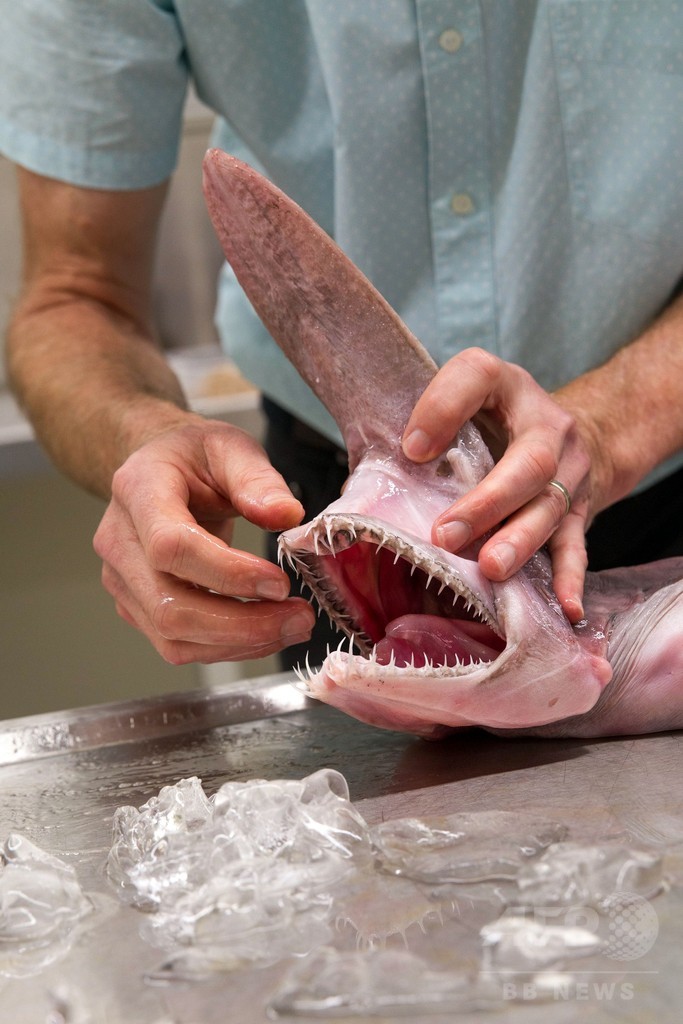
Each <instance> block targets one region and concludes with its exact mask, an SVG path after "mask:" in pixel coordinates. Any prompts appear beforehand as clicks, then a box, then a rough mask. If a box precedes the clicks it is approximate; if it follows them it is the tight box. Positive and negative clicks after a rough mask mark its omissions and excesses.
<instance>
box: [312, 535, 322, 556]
mask: <svg viewBox="0 0 683 1024" xmlns="http://www.w3.org/2000/svg"><path fill="white" fill-rule="evenodd" d="M313 547H314V549H315V553H316V556H318V555H320V550H319V548H318V534H317V533H314V534H313Z"/></svg>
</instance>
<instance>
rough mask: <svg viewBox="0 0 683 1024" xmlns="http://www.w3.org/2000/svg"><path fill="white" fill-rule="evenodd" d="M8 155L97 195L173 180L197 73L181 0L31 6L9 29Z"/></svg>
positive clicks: (4, 38) (3, 49)
mask: <svg viewBox="0 0 683 1024" xmlns="http://www.w3.org/2000/svg"><path fill="white" fill-rule="evenodd" d="M0 67H1V68H2V73H1V74H0V151H1V152H3V153H4V154H5V155H6V156H7V157H9V158H10V159H11V160H13V161H15V162H16V163H18V164H21V165H22V166H24V167H27V168H28V169H29V170H32V171H35V172H37V173H39V174H44V175H47V176H48V177H52V178H58V179H60V180H63V181H68V182H70V183H71V184H75V185H83V186H88V187H93V188H112V189H134V188H145V187H148V186H151V185H155V184H158V183H159V182H160V181H163V180H165V179H166V178H167V177H168V176H169V175H170V174H171V172H172V171H173V169H174V167H175V163H176V158H177V151H178V143H179V138H180V130H181V120H182V109H183V101H184V97H185V90H186V86H187V79H188V70H187V64H186V59H185V52H184V47H183V38H182V33H181V31H180V28H179V25H178V23H177V20H176V18H175V15H174V12H173V4H172V2H171V0H21V2H17V3H11V4H4V5H3V17H2V24H1V25H0Z"/></svg>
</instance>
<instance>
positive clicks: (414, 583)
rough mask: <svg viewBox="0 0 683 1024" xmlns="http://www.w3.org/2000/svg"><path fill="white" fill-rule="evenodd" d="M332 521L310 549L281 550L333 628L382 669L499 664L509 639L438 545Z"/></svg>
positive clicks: (319, 524)
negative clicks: (335, 524) (335, 525)
mask: <svg viewBox="0 0 683 1024" xmlns="http://www.w3.org/2000/svg"><path fill="white" fill-rule="evenodd" d="M323 518H324V517H321V518H319V519H318V520H316V521H314V523H312V524H311V530H310V533H309V534H308V540H309V542H310V548H309V547H308V546H307V549H306V550H302V548H300V547H299V548H296V549H294V550H292V549H289V548H287V547H286V546H283V547H281V552H282V554H283V555H284V556H285V557H286V558H287V560H288V561H289V563H290V565H291V566H292V567H293V569H294V570H295V571H296V572H297V574H298V575H299V576H300V577H301V578H302V579H303V581H304V582H305V583H306V584H307V586H308V587H309V588H310V589H311V591H312V592H313V595H314V597H315V598H316V600H317V601H318V603H319V604H320V606H321V608H322V609H323V610H324V611H325V612H326V613H327V615H328V616H329V617H330V619H331V620H332V622H333V623H334V624H335V625H336V626H337V627H338V628H339V629H341V630H343V631H344V632H345V633H346V634H347V636H349V637H350V638H351V639H352V641H353V643H355V645H356V646H357V647H358V649H359V650H360V652H361V654H362V655H363V656H364V657H365V658H367V659H368V660H369V661H371V662H373V663H374V664H376V665H388V666H391V667H393V668H404V667H409V668H411V669H425V670H427V671H430V670H435V669H436V670H438V669H445V670H451V671H452V670H453V669H456V670H457V669H467V668H470V667H474V666H480V665H482V664H484V665H486V664H490V663H491V662H493V661H495V660H496V659H497V658H498V656H499V655H500V654H501V652H502V651H503V650H504V649H505V643H506V641H505V637H504V635H503V632H502V630H501V628H500V626H499V625H498V623H497V622H496V621H495V619H494V617H493V615H492V613H491V610H490V609H488V608H487V607H486V606H485V604H484V602H483V601H482V600H481V599H480V598H479V597H478V596H477V595H476V594H474V593H473V592H471V591H469V590H468V589H467V587H466V586H465V584H464V583H463V580H462V579H461V578H460V577H459V576H458V575H457V574H456V573H455V572H454V571H453V569H452V568H451V567H450V566H449V565H448V562H447V560H446V559H439V558H438V557H435V554H434V553H435V552H438V549H435V548H434V547H432V546H431V545H425V544H418V545H413V544H412V543H410V541H408V540H407V539H405V538H401V537H399V536H398V535H397V534H396V533H395V532H394V530H393V529H390V528H387V530H386V531H384V530H381V529H379V528H378V527H377V526H366V525H364V526H362V527H358V526H357V525H355V524H354V525H350V524H346V525H345V526H344V527H343V528H332V527H331V525H330V523H329V521H328V522H327V523H325V522H324V521H323Z"/></svg>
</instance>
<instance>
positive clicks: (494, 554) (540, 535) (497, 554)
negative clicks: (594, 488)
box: [479, 486, 583, 581]
mask: <svg viewBox="0 0 683 1024" xmlns="http://www.w3.org/2000/svg"><path fill="white" fill-rule="evenodd" d="M566 516H567V505H566V501H565V498H564V495H563V494H562V493H561V492H560V491H558V490H557V489H556V488H554V487H551V486H546V487H545V488H544V489H543V490H542V491H541V492H540V494H538V495H536V497H535V498H533V500H532V501H530V502H528V504H527V505H525V506H524V508H522V509H520V510H519V511H518V512H516V513H515V514H514V515H513V516H511V517H510V518H509V519H508V521H507V522H506V523H504V524H503V526H501V527H500V529H499V530H497V531H496V533H495V534H494V536H493V537H492V538H491V539H490V540H489V541H487V543H486V544H484V546H483V547H482V549H481V551H480V552H479V565H480V566H481V569H482V571H483V572H484V574H485V575H486V576H487V577H488V578H489V579H492V580H498V581H500V580H504V579H507V578H508V577H509V576H511V575H512V574H513V573H514V572H517V570H518V569H521V567H522V566H523V565H524V564H525V563H526V562H528V560H529V559H530V558H531V556H532V555H533V554H534V553H535V552H536V551H538V550H539V548H541V547H543V545H544V544H545V543H546V541H548V540H549V538H550V537H552V536H554V535H555V533H556V531H557V530H558V529H561V528H562V527H563V526H564V522H565V517H566ZM572 519H574V520H579V521H580V523H581V524H583V519H582V517H581V515H580V513H579V512H578V511H575V510H574V511H573V512H572Z"/></svg>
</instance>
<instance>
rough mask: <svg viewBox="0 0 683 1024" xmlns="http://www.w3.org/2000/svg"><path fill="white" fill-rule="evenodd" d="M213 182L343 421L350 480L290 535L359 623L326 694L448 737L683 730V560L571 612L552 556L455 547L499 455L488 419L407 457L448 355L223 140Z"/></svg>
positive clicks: (612, 577) (245, 262) (241, 246)
mask: <svg viewBox="0 0 683 1024" xmlns="http://www.w3.org/2000/svg"><path fill="white" fill-rule="evenodd" d="M204 192H205V197H206V202H207V206H208V209H209V213H210V216H211V219H212V221H213V224H214V228H215V230H216V233H217V235H218V237H219V240H220V242H221V244H222V247H223V250H224V252H225V255H226V258H227V259H228V261H229V262H230V264H231V265H232V268H233V270H234V272H235V274H236V276H237V278H238V280H239V281H240V283H241V285H242V287H243V288H244V290H245V292H246V294H247V296H248V297H249V299H250V301H251V302H252V304H253V306H254V308H255V310H256V312H257V313H258V314H259V316H260V317H261V319H262V320H263V322H264V324H265V325H266V327H267V328H268V330H269V331H270V333H271V334H272V336H273V337H274V339H275V340H276V341H277V343H278V344H279V345H280V347H281V348H282V350H283V351H284V353H285V355H286V356H287V357H288V358H289V360H290V361H291V362H292V363H293V364H294V366H295V367H296V369H297V370H298V372H299V373H300V374H301V376H302V377H303V378H304V380H306V381H307V383H308V384H309V385H310V386H311V388H312V389H313V390H314V392H315V393H316V394H317V395H318V397H319V398H320V399H321V400H322V402H323V403H324V404H325V405H326V406H327V408H328V409H329V411H330V413H331V414H332V416H333V417H334V419H335V420H336V422H337V424H338V425H339V428H340V430H341V432H342V436H343V438H344V441H345V444H346V446H347V450H348V454H349V470H350V476H349V480H348V483H347V485H346V487H345V489H344V492H343V494H342V495H341V496H340V497H339V499H338V500H336V501H335V502H333V503H332V504H331V505H329V506H328V508H327V509H325V511H324V512H323V513H322V514H321V515H319V516H317V517H316V518H315V519H314V520H313V521H311V522H309V523H307V524H305V525H303V526H300V527H297V528H295V529H292V530H288V531H286V532H285V533H284V534H282V536H281V538H280V552H281V557H282V558H284V559H287V560H288V561H289V562H290V564H291V565H292V566H294V568H295V569H296V571H297V572H298V573H299V574H300V576H301V578H302V579H303V580H304V582H305V583H306V584H307V585H308V587H309V588H310V590H311V591H312V594H313V596H314V598H315V599H316V601H317V603H318V604H319V606H320V608H321V609H322V610H323V611H324V612H326V613H327V614H328V615H329V617H330V618H331V619H332V621H333V622H334V623H335V624H336V626H337V627H338V628H339V629H340V630H341V632H342V633H343V634H345V638H348V642H347V643H345V638H343V639H342V643H341V644H340V646H339V648H338V649H337V650H336V651H333V652H331V653H329V654H328V656H327V658H326V659H325V662H324V664H323V665H322V666H321V667H320V668H316V669H314V670H311V669H310V668H308V667H307V670H306V672H305V673H303V672H302V673H301V675H302V679H303V680H304V682H305V683H306V686H307V687H308V690H309V692H310V694H311V695H312V696H313V697H316V698H318V699H319V700H321V701H325V702H326V703H329V704H331V705H333V706H335V707H337V708H340V709H341V710H342V711H345V712H347V713H348V714H349V715H352V716H354V717H355V718H358V719H360V720H362V721H364V722H369V723H371V724H373V725H376V726H380V727H383V728H389V729H396V730H403V731H408V732H411V733H415V734H417V735H420V736H425V737H431V738H435V737H438V736H440V735H442V734H443V733H444V732H447V731H450V730H452V729H455V728H461V727H468V726H480V727H483V728H486V729H489V730H491V731H494V732H501V733H505V734H508V735H509V734H524V735H533V734H535V735H547V736H575V737H596V736H606V735H623V734H636V733H646V732H655V731H660V730H669V729H676V728H679V727H681V726H683V644H682V643H681V638H682V637H683V559H670V560H667V561H664V562H659V563H653V564H651V565H645V566H638V567H636V568H629V569H617V570H609V571H606V572H602V573H593V574H591V573H589V574H588V577H587V581H586V590H585V595H584V606H585V609H586V618H585V619H584V620H583V621H582V622H581V623H579V624H578V625H576V626H572V625H571V624H570V623H569V621H568V620H567V618H566V617H565V615H564V614H563V612H562V610H561V608H560V606H559V603H558V602H557V599H556V597H555V594H554V592H553V589H552V575H551V568H550V562H549V559H548V557H547V555H546V554H545V553H544V552H538V553H537V554H536V555H535V556H534V557H533V558H532V559H531V560H530V561H529V562H528V563H527V565H526V566H525V567H524V568H523V569H522V570H520V571H519V572H518V573H516V574H515V575H514V576H513V577H512V578H511V579H509V580H507V581H505V582H503V583H494V582H491V581H490V580H487V579H486V578H485V577H484V576H483V574H482V573H481V571H480V569H479V566H478V563H477V553H478V550H479V548H480V546H481V543H483V541H481V542H479V544H477V545H473V546H472V547H471V548H470V549H469V550H467V551H466V552H461V553H460V554H458V555H454V554H451V553H450V552H447V551H445V550H443V549H442V548H440V547H437V546H435V545H434V544H432V542H431V527H432V523H433V521H434V519H435V518H436V516H437V515H438V514H439V513H440V512H441V511H442V510H443V509H445V508H447V507H448V506H449V505H450V504H452V503H453V502H454V501H455V500H456V498H458V497H459V496H460V495H462V494H464V493H466V492H467V491H469V490H470V489H471V488H473V487H474V486H475V485H476V484H477V483H478V482H479V481H480V480H481V479H482V478H483V477H484V476H485V475H486V473H487V472H489V470H490V468H491V466H492V465H493V460H492V457H491V454H490V452H489V450H488V448H487V446H486V444H485V442H484V440H483V438H482V436H481V434H480V432H479V430H478V429H477V427H476V425H475V424H474V423H473V422H468V423H466V424H465V425H464V426H463V427H462V429H461V430H460V432H459V433H458V435H457V436H456V437H455V438H454V439H453V442H452V444H451V446H450V447H449V450H448V451H447V452H446V454H445V455H444V456H442V457H440V458H437V459H435V460H433V461H432V462H430V463H426V464H420V465H418V464H415V463H413V462H410V461H409V460H408V459H407V458H406V457H405V456H404V455H403V452H402V449H401V436H402V434H403V429H404V426H405V424H406V422H407V420H408V417H409V415H410V412H411V411H412V408H413V406H414V404H415V402H416V401H417V399H418V397H419V396H420V394H421V393H422V391H423V390H424V388H425V387H426V386H427V384H428V383H429V381H430V380H431V378H432V376H433V375H434V374H435V373H436V370H437V367H436V365H435V363H434V362H433V360H432V359H431V357H430V356H429V354H428V353H427V352H426V350H425V349H424V348H423V346H422V345H421V344H420V343H419V341H418V340H417V339H416V338H415V337H414V336H413V335H412V334H411V332H410V331H409V330H408V328H407V327H406V326H405V324H403V322H402V321H401V320H400V318H399V317H398V315H397V314H396V313H395V312H394V310H393V309H391V307H390V306H389V305H388V304H387V303H386V301H385V300H384V299H383V298H382V296H381V295H380V294H379V293H378V292H377V291H376V289H375V288H374V287H373V286H372V285H371V284H370V282H369V281H368V280H367V279H366V278H365V277H364V275H363V274H362V273H361V272H360V270H358V268H356V267H355V266H354V265H353V264H352V263H351V262H350V261H349V260H348V258H347V257H346V256H345V255H344V254H343V253H342V251H341V250H340V249H339V248H338V246H336V244H335V243H334V242H333V241H332V240H331V239H330V238H329V236H328V235H327V234H326V233H325V232H324V231H322V229H321V228H320V227H319V226H318V225H317V224H315V223H314V222H313V221H312V220H311V218H309V217H308V215H307V214H306V213H305V212H304V211H303V210H302V209H301V208H300V207H298V206H297V205H296V204H295V203H294V202H293V201H292V200H290V199H289V198H288V197H287V196H286V195H285V194H284V193H282V192H281V191H280V190H279V189H277V188H276V187H275V186H274V185H272V184H271V183H270V182H269V181H267V180H266V179H265V178H263V177H262V176H261V175H260V174H258V173H257V172H256V171H255V170H253V168H251V167H249V166H248V165H246V164H244V163H242V162H240V161H238V160H236V159H235V158H233V157H230V156H228V155H227V154H225V153H223V152H221V151H219V150H210V151H209V152H208V153H207V155H206V157H205V160H204Z"/></svg>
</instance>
